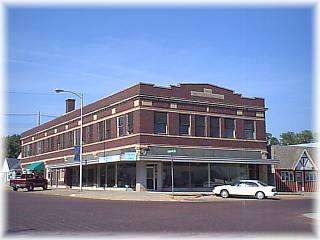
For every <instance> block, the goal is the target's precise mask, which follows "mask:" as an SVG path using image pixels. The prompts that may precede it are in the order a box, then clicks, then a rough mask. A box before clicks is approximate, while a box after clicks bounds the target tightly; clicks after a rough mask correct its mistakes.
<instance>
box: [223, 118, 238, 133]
mask: <svg viewBox="0 0 320 240" xmlns="http://www.w3.org/2000/svg"><path fill="white" fill-rule="evenodd" d="M224 126H225V129H224V137H225V138H234V136H235V124H234V119H231V118H226V119H224Z"/></svg>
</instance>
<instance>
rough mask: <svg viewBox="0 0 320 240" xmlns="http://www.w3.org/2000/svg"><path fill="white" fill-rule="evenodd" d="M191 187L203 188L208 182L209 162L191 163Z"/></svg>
mask: <svg viewBox="0 0 320 240" xmlns="http://www.w3.org/2000/svg"><path fill="white" fill-rule="evenodd" d="M190 175H191V187H193V188H202V187H206V186H207V184H208V163H190Z"/></svg>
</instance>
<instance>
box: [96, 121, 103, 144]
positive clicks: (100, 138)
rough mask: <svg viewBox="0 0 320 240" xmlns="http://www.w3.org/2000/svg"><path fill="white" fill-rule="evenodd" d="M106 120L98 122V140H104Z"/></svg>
mask: <svg viewBox="0 0 320 240" xmlns="http://www.w3.org/2000/svg"><path fill="white" fill-rule="evenodd" d="M103 125H104V122H103V121H102V122H98V124H97V127H98V141H102V140H103V135H104V134H103V133H104V126H103Z"/></svg>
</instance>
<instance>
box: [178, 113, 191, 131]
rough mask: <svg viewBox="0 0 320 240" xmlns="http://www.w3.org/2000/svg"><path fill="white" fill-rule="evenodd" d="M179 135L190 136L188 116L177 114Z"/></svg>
mask: <svg viewBox="0 0 320 240" xmlns="http://www.w3.org/2000/svg"><path fill="white" fill-rule="evenodd" d="M179 134H180V135H190V115H188V114H179Z"/></svg>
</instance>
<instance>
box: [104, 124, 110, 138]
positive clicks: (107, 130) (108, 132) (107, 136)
mask: <svg viewBox="0 0 320 240" xmlns="http://www.w3.org/2000/svg"><path fill="white" fill-rule="evenodd" d="M104 126H105V127H104V136H105V139H106V140H107V139H111V120H110V119H106V120H105V121H104Z"/></svg>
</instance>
